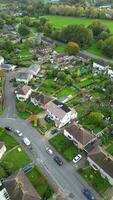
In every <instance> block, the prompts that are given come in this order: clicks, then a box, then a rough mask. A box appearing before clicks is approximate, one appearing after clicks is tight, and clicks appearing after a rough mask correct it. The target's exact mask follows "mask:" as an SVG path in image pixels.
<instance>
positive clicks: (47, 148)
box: [46, 147, 53, 156]
mask: <svg viewBox="0 0 113 200" xmlns="http://www.w3.org/2000/svg"><path fill="white" fill-rule="evenodd" d="M46 152H47V153H48V154H49V155H50V156H52V155H53V151H52V149H51V148H50V147H46Z"/></svg>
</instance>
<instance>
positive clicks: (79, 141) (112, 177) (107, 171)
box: [64, 122, 113, 185]
mask: <svg viewBox="0 0 113 200" xmlns="http://www.w3.org/2000/svg"><path fill="white" fill-rule="evenodd" d="M64 135H65V136H66V137H67V138H68V139H69V140H71V141H73V143H74V144H75V145H76V146H77V147H78V148H79V149H80V150H84V151H85V152H86V154H87V160H88V162H89V164H90V166H91V167H92V168H93V169H94V170H96V171H99V172H100V173H101V176H102V177H104V178H106V179H107V180H108V181H109V183H110V184H111V185H113V157H112V156H110V155H109V154H108V153H107V152H106V151H105V150H104V149H103V148H102V147H101V146H100V145H99V141H98V139H97V137H96V136H94V135H92V134H91V133H90V132H89V131H87V130H85V129H84V128H82V127H81V126H80V125H79V124H78V123H76V122H73V123H71V124H70V125H69V126H67V127H66V128H65V129H64Z"/></svg>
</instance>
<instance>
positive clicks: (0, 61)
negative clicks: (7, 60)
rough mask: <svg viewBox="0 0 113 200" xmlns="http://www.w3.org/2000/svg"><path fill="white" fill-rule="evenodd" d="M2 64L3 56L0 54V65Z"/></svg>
mask: <svg viewBox="0 0 113 200" xmlns="http://www.w3.org/2000/svg"><path fill="white" fill-rule="evenodd" d="M2 64H4V58H3V57H2V56H0V65H2Z"/></svg>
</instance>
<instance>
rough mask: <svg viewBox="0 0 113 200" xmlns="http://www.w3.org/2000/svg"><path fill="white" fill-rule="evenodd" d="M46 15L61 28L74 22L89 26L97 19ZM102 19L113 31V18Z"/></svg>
mask: <svg viewBox="0 0 113 200" xmlns="http://www.w3.org/2000/svg"><path fill="white" fill-rule="evenodd" d="M44 17H45V18H47V19H48V20H50V21H51V22H52V23H53V25H54V26H55V27H56V28H61V27H63V26H67V25H73V24H83V25H85V26H88V25H90V24H91V23H92V22H93V21H94V20H95V19H87V18H76V17H64V16H52V15H46V16H44ZM100 21H102V22H103V24H105V25H106V26H107V27H108V28H109V29H110V30H111V32H113V21H112V20H100Z"/></svg>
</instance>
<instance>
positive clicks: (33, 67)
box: [27, 64, 41, 76]
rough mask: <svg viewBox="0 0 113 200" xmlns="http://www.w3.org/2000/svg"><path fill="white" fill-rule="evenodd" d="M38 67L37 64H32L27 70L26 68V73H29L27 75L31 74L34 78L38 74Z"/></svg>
mask: <svg viewBox="0 0 113 200" xmlns="http://www.w3.org/2000/svg"><path fill="white" fill-rule="evenodd" d="M40 69H41V68H40V65H37V64H34V65H31V66H30V67H29V68H28V70H27V72H28V73H29V74H32V75H33V76H36V75H37V74H38V72H39V71H40Z"/></svg>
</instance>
